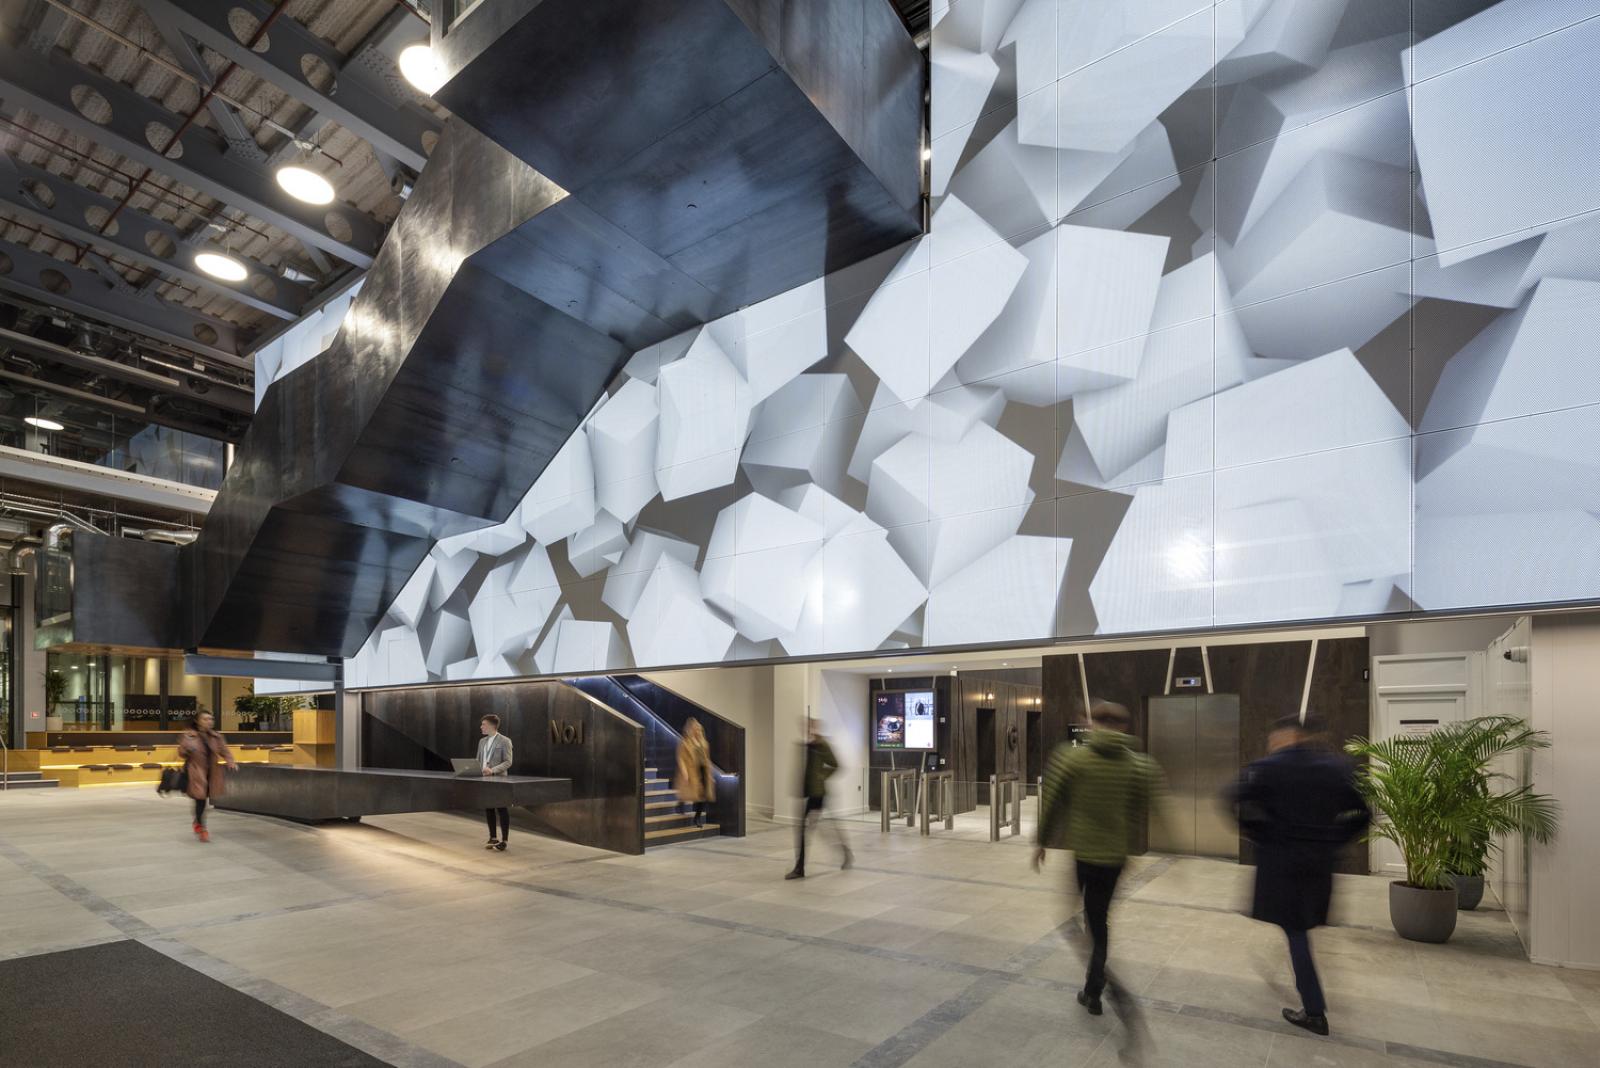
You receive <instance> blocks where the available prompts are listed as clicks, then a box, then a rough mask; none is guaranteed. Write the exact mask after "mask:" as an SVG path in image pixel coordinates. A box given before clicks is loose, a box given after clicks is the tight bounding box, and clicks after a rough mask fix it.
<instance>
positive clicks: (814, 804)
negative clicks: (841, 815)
mask: <svg viewBox="0 0 1600 1068" xmlns="http://www.w3.org/2000/svg"><path fill="white" fill-rule="evenodd" d="M822 800H823V799H822V798H820V797H808V798H806V799H805V800H804V801H803V802H802V803H801V806H800V825H799V826H798V827H796V828H795V844H794V870H795V871H797V872H799V873H801V874H802V875H804V874H805V870H806V832H807V831H809V830H810V829H811V822H812V820H813V818H814V819H815V820H816V821H817V822H818V823H821V822H822ZM833 833H834V835H835V836H836V837H837V838H838V839H839V848H840V849H842V850H844V855H845V857H846V858H847V860H846V863H848V858H849V856H850V846H849V844H848V843H846V842H845V840H844V832H843V831H841V830H839V829H838V828H837V827H835V828H834V832H833Z"/></svg>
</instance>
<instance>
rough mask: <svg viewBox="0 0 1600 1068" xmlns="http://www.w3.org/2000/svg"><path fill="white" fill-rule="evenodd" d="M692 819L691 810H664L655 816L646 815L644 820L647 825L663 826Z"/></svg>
mask: <svg viewBox="0 0 1600 1068" xmlns="http://www.w3.org/2000/svg"><path fill="white" fill-rule="evenodd" d="M693 819H694V813H693V812H664V813H660V814H658V815H655V816H646V817H645V818H644V822H645V826H647V827H664V826H666V825H668V824H672V823H678V822H681V821H685V820H693Z"/></svg>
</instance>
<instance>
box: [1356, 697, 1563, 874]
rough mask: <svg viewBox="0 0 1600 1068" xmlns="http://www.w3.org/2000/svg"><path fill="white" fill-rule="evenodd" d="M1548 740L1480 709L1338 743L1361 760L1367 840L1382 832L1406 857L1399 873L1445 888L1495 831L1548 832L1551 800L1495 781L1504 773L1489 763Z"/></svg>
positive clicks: (1552, 823)
mask: <svg viewBox="0 0 1600 1068" xmlns="http://www.w3.org/2000/svg"><path fill="white" fill-rule="evenodd" d="M1549 745H1550V739H1549V736H1548V735H1546V734H1545V733H1544V732H1543V731H1536V730H1533V729H1531V728H1529V727H1528V725H1527V724H1526V723H1524V722H1523V721H1522V720H1520V719H1517V718H1516V717H1514V716H1483V717H1480V718H1478V719H1469V720H1465V721H1463V722H1461V723H1453V724H1450V725H1448V726H1445V727H1441V728H1440V729H1438V730H1436V731H1434V732H1433V733H1432V734H1426V735H1402V736H1400V737H1396V738H1390V739H1388V740H1386V741H1381V742H1374V741H1369V740H1368V739H1365V738H1357V739H1355V740H1354V741H1352V742H1350V743H1349V744H1348V745H1346V746H1345V750H1346V751H1347V752H1348V753H1350V754H1351V755H1352V756H1355V757H1357V758H1360V759H1364V760H1365V761H1366V765H1365V766H1364V767H1363V768H1362V769H1361V774H1360V776H1359V778H1358V780H1357V785H1358V786H1359V787H1360V789H1361V792H1362V794H1363V795H1364V796H1365V797H1366V799H1367V802H1368V803H1369V804H1370V805H1371V806H1372V808H1373V812H1374V819H1373V823H1372V826H1371V827H1370V828H1369V829H1368V831H1367V840H1368V841H1373V840H1380V839H1381V840H1387V841H1390V842H1393V843H1394V844H1395V845H1396V846H1398V847H1399V849H1400V852H1401V853H1402V854H1403V855H1404V856H1405V861H1406V883H1407V884H1408V885H1411V886H1416V887H1422V888H1424V889H1445V888H1447V887H1448V886H1450V876H1451V875H1452V874H1461V875H1478V874H1482V872H1483V870H1484V868H1485V867H1486V865H1487V863H1488V858H1489V855H1490V852H1491V850H1493V849H1495V848H1497V844H1496V842H1495V836H1496V835H1513V834H1514V835H1524V836H1527V837H1530V838H1532V839H1534V840H1535V841H1537V842H1549V841H1551V840H1552V839H1554V838H1555V835H1556V831H1557V829H1558V828H1559V826H1560V810H1559V807H1558V806H1557V804H1556V801H1555V799H1554V798H1551V797H1549V796H1547V795H1545V794H1537V793H1534V792H1533V789H1532V787H1530V786H1514V787H1511V788H1510V789H1501V787H1502V786H1503V785H1504V783H1505V781H1507V780H1508V778H1509V777H1508V776H1506V775H1504V774H1501V773H1499V772H1496V771H1493V770H1491V765H1492V764H1493V763H1494V762H1495V761H1496V760H1497V759H1499V758H1500V757H1502V756H1504V755H1505V754H1507V753H1514V752H1525V751H1528V750H1532V749H1543V748H1546V747H1548V746H1549Z"/></svg>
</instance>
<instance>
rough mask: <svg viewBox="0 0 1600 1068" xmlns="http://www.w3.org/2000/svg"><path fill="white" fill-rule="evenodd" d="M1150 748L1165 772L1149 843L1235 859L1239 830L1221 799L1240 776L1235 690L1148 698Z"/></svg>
mask: <svg viewBox="0 0 1600 1068" xmlns="http://www.w3.org/2000/svg"><path fill="white" fill-rule="evenodd" d="M1148 713H1149V719H1148V730H1149V739H1150V745H1149V751H1150V755H1151V756H1152V757H1154V758H1155V759H1156V762H1157V763H1159V764H1160V765H1161V770H1162V771H1163V773H1165V775H1166V777H1167V789H1168V796H1167V803H1166V805H1165V806H1164V809H1165V811H1164V812H1156V811H1152V812H1151V814H1150V848H1151V849H1153V850H1155V851H1157V852H1160V853H1181V854H1187V855H1190V856H1203V857H1228V858H1230V859H1233V860H1237V859H1239V830H1238V828H1237V827H1236V826H1235V825H1234V822H1233V820H1232V818H1231V817H1230V816H1229V815H1228V813H1227V811H1226V810H1225V809H1224V807H1223V805H1222V802H1221V800H1220V798H1221V795H1222V791H1223V790H1224V789H1225V788H1226V787H1227V786H1228V785H1229V784H1230V783H1232V782H1233V781H1234V780H1235V779H1237V778H1238V777H1239V698H1238V695H1236V694H1202V695H1194V696H1182V697H1176V696H1174V697H1152V698H1150V703H1149V707H1148Z"/></svg>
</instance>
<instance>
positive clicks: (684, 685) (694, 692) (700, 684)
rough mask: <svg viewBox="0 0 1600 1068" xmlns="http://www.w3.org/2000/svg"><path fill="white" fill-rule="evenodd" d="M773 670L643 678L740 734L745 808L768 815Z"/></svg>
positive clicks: (711, 671) (720, 670) (697, 672)
mask: <svg viewBox="0 0 1600 1068" xmlns="http://www.w3.org/2000/svg"><path fill="white" fill-rule="evenodd" d="M772 672H773V669H772V668H771V667H765V666H762V667H726V668H701V669H698V670H695V671H656V672H650V673H648V674H646V675H645V676H644V677H645V678H647V679H649V680H650V681H651V682H654V683H656V684H657V685H658V686H664V687H666V688H667V689H669V690H671V691H672V692H673V693H675V694H678V695H679V696H681V697H685V698H687V699H688V700H690V701H693V702H694V703H695V704H697V705H700V706H702V707H704V708H707V709H709V710H710V711H712V712H715V713H716V714H717V715H719V716H721V717H722V718H723V719H727V720H731V721H732V722H734V723H737V724H738V725H739V726H741V727H743V728H744V747H745V765H746V768H745V772H746V776H747V778H746V780H745V807H746V808H748V809H749V810H751V811H752V812H755V813H757V814H758V815H762V816H770V815H772V718H773V717H772Z"/></svg>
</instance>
